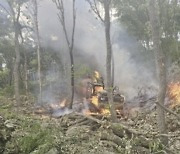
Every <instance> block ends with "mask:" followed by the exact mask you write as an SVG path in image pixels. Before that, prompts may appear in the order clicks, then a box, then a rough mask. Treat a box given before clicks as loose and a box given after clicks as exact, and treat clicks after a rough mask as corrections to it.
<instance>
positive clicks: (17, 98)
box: [13, 21, 20, 107]
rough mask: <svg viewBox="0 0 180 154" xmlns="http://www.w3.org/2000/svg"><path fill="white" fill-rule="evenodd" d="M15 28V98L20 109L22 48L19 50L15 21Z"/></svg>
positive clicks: (15, 23)
mask: <svg viewBox="0 0 180 154" xmlns="http://www.w3.org/2000/svg"><path fill="white" fill-rule="evenodd" d="M14 27H15V37H14V43H15V55H16V57H15V63H14V70H13V74H14V92H15V98H16V103H17V106H18V107H19V104H20V95H19V63H20V51H19V50H20V48H19V40H18V37H19V34H18V24H17V22H16V21H14Z"/></svg>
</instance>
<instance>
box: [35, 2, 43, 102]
mask: <svg viewBox="0 0 180 154" xmlns="http://www.w3.org/2000/svg"><path fill="white" fill-rule="evenodd" d="M34 7H35V12H34V24H35V32H36V39H37V42H36V43H37V60H38V82H39V103H40V104H41V103H42V102H41V100H42V80H41V56H40V46H41V45H40V36H39V26H38V6H37V0H34Z"/></svg>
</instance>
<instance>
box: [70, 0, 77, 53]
mask: <svg viewBox="0 0 180 154" xmlns="http://www.w3.org/2000/svg"><path fill="white" fill-rule="evenodd" d="M75 27H76V10H75V0H73V30H72V37H71V39H72V40H71V52H72V49H73V47H74V33H75Z"/></svg>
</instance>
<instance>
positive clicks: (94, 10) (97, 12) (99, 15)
mask: <svg viewBox="0 0 180 154" xmlns="http://www.w3.org/2000/svg"><path fill="white" fill-rule="evenodd" d="M87 2H88V3H89V5H90V7H91V9H92V11H93V12H94V13H95V14H96V15H97V16H98V18H99V19H100V20H101V21H102V22H103V23H104V19H103V17H102V16H101V14H100V11H99V9H98V7H97V1H96V0H93V2H91V0H87Z"/></svg>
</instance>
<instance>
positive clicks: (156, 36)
mask: <svg viewBox="0 0 180 154" xmlns="http://www.w3.org/2000/svg"><path fill="white" fill-rule="evenodd" d="M149 17H150V24H151V28H152V39H153V43H154V54H155V58H156V69H157V78H158V81H159V91H158V102H159V103H160V104H164V100H165V95H166V66H165V53H164V52H163V51H162V48H161V40H160V21H159V15H158V5H157V3H156V0H150V1H149ZM157 124H158V128H159V132H160V133H162V134H166V133H167V131H166V123H165V113H164V110H163V109H162V108H161V107H160V106H157ZM161 141H162V143H163V144H167V143H168V138H167V137H162V138H161Z"/></svg>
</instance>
